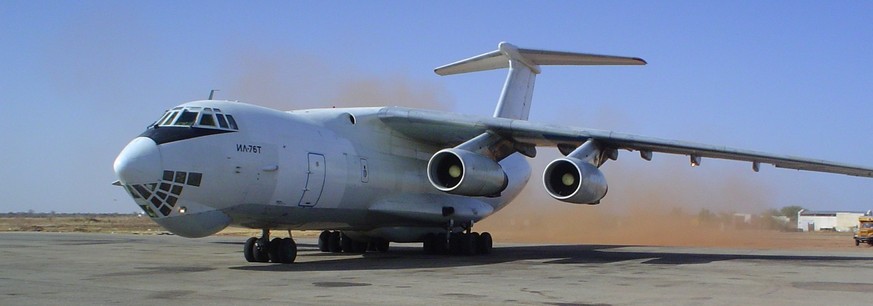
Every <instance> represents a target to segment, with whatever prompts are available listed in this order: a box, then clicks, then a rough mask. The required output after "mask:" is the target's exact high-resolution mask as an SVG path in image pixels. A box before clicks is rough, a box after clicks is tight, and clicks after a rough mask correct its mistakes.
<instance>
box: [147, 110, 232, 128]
mask: <svg viewBox="0 0 873 306" xmlns="http://www.w3.org/2000/svg"><path fill="white" fill-rule="evenodd" d="M166 126H177V127H195V128H205V129H216V130H239V127H238V126H237V125H236V120H234V118H233V116H231V115H229V114H225V113H223V112H222V111H221V109H219V108H212V107H196V106H185V107H182V106H179V107H174V108H173V109H171V110H168V111H166V112H164V114H163V115H161V119H158V121H155V123H154V124H152V127H166Z"/></svg>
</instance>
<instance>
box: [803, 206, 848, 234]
mask: <svg viewBox="0 0 873 306" xmlns="http://www.w3.org/2000/svg"><path fill="white" fill-rule="evenodd" d="M863 215H864V212H854V211H845V212H844V211H812V210H805V209H802V210H800V211H799V212H797V228H798V229H800V230H802V231H820V230H832V231H838V232H851V231H852V230H854V229H855V228H857V227H858V217H860V216H863Z"/></svg>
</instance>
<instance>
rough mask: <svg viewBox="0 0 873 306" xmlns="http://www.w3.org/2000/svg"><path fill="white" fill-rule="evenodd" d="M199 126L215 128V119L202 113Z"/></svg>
mask: <svg viewBox="0 0 873 306" xmlns="http://www.w3.org/2000/svg"><path fill="white" fill-rule="evenodd" d="M200 125H201V126H215V118H214V117H212V114H207V113H203V115H202V116H201V117H200Z"/></svg>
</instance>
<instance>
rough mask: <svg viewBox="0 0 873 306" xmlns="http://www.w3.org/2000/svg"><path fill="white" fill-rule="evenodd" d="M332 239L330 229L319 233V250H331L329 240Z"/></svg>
mask: <svg viewBox="0 0 873 306" xmlns="http://www.w3.org/2000/svg"><path fill="white" fill-rule="evenodd" d="M329 239H330V231H322V232H321V234H319V235H318V250H319V251H322V252H327V251H330V249H329V248H328V240H329Z"/></svg>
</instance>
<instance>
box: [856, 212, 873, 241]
mask: <svg viewBox="0 0 873 306" xmlns="http://www.w3.org/2000/svg"><path fill="white" fill-rule="evenodd" d="M862 243H866V244H869V245H871V246H873V216H861V217H858V231H857V232H855V246H858V245H861V244H862Z"/></svg>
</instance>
